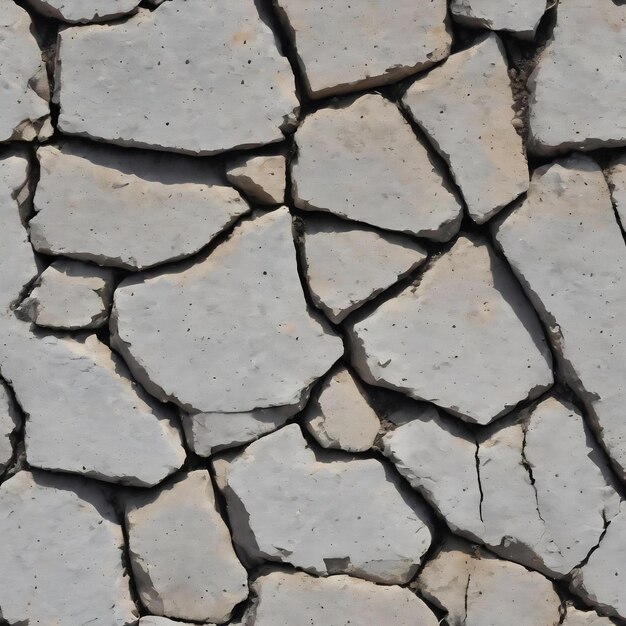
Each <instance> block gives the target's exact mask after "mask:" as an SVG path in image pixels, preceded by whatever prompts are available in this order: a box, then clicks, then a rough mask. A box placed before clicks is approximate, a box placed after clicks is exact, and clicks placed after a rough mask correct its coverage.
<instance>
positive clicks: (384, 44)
mask: <svg viewBox="0 0 626 626" xmlns="http://www.w3.org/2000/svg"><path fill="white" fill-rule="evenodd" d="M275 6H276V7H277V9H278V14H279V17H280V18H281V21H282V25H283V28H285V30H286V32H287V35H288V36H289V37H290V39H291V40H292V42H293V43H294V46H295V49H296V55H297V59H298V63H299V65H300V69H301V70H302V73H303V75H304V82H305V87H306V89H307V92H308V93H309V96H311V97H313V98H321V97H325V96H329V95H331V94H338V93H346V92H350V91H357V90H360V89H370V88H372V87H377V86H379V85H385V84H388V83H393V82H396V81H398V80H401V79H402V78H405V77H407V76H410V75H411V74H414V73H415V72H419V71H420V70H423V69H425V68H427V67H430V66H431V65H432V64H433V63H436V62H437V61H441V59H444V58H445V57H447V56H448V54H449V53H450V44H451V42H452V37H451V34H450V32H449V30H448V27H447V24H446V2H445V0H431V2H412V1H409V0H400V1H396V2H393V3H392V4H390V3H388V2H385V1H384V0H369V1H368V2H367V3H361V2H354V3H351V4H349V3H346V2H342V1H340V0H323V1H322V2H318V3H317V4H316V5H315V6H313V5H311V4H310V3H309V2H307V1H306V0H276V2H275Z"/></svg>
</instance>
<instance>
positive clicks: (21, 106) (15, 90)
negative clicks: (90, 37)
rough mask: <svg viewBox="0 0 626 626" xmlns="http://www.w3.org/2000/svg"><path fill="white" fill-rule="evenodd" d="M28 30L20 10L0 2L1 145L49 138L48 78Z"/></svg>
mask: <svg viewBox="0 0 626 626" xmlns="http://www.w3.org/2000/svg"><path fill="white" fill-rule="evenodd" d="M31 27H32V22H31V19H30V15H28V13H27V12H26V11H25V10H24V9H22V7H19V6H17V4H15V3H14V2H2V3H0V76H2V89H0V110H1V111H2V117H1V118H0V142H2V141H33V140H34V139H37V138H38V139H42V140H44V139H48V138H49V137H50V135H52V127H51V126H50V121H49V117H50V109H49V106H48V99H49V88H48V76H47V74H46V67H45V65H44V62H43V60H42V58H41V50H40V49H39V46H38V45H37V41H36V40H35V37H34V36H33V34H32V32H31Z"/></svg>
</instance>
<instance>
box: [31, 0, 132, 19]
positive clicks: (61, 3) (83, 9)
mask: <svg viewBox="0 0 626 626" xmlns="http://www.w3.org/2000/svg"><path fill="white" fill-rule="evenodd" d="M139 2H140V0H28V3H29V4H30V5H31V6H32V7H33V9H35V11H37V12H38V13H41V14H42V15H45V16H46V17H52V18H54V19H57V20H62V21H64V22H69V23H71V24H87V23H89V22H106V21H111V20H115V19H117V18H120V17H123V16H124V15H127V14H128V13H133V12H134V11H135V9H136V8H137V6H138V5H139Z"/></svg>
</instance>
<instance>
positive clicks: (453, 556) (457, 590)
mask: <svg viewBox="0 0 626 626" xmlns="http://www.w3.org/2000/svg"><path fill="white" fill-rule="evenodd" d="M417 585H418V589H419V590H420V592H421V594H422V595H423V596H424V597H425V598H426V599H427V600H430V601H431V602H432V603H433V604H435V605H436V606H438V607H439V608H441V609H442V610H444V611H447V616H446V619H447V623H448V624H449V625H450V626H511V624H515V626H557V624H560V614H559V605H560V603H561V601H560V599H559V596H558V595H557V594H556V592H555V591H554V587H553V586H552V583H551V582H550V581H549V580H548V579H546V578H544V577H543V576H541V574H537V573H536V572H530V571H528V570H527V569H525V568H524V567H521V566H520V565H517V564H515V563H509V562H507V561H500V560H498V559H496V558H495V557H493V556H492V555H491V554H489V553H488V552H485V551H483V550H480V549H479V548H478V547H477V546H471V545H469V544H466V543H465V542H462V541H461V540H459V539H456V538H451V539H448V540H447V541H446V542H445V543H444V545H443V547H442V549H441V550H440V551H439V553H438V554H437V555H436V556H435V557H434V558H433V559H431V560H430V561H429V562H428V563H427V564H426V566H425V567H424V569H423V570H422V572H421V574H420V575H419V578H418V579H417Z"/></svg>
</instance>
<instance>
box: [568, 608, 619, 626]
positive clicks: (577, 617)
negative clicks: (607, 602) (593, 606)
mask: <svg viewBox="0 0 626 626" xmlns="http://www.w3.org/2000/svg"><path fill="white" fill-rule="evenodd" d="M562 624H563V626H614V625H615V622H614V621H613V620H611V619H609V618H608V617H603V616H601V615H598V614H597V613H596V612H595V611H579V610H578V609H576V608H575V607H573V606H572V605H571V604H568V605H567V607H566V613H565V619H564V620H563V622H562Z"/></svg>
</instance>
